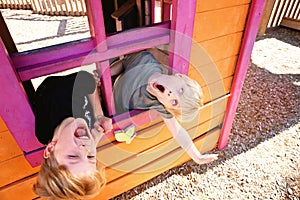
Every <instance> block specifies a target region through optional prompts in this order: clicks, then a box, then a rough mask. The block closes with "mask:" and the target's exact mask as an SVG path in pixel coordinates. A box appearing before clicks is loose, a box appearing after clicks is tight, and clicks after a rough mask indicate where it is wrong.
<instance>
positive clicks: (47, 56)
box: [0, 0, 265, 199]
mask: <svg viewBox="0 0 300 200" xmlns="http://www.w3.org/2000/svg"><path fill="white" fill-rule="evenodd" d="M36 2H37V1H36ZM81 2H82V1H81ZM128 2H129V3H128V4H126V6H127V9H128V8H130V7H132V6H135V5H137V6H138V5H140V4H141V2H144V3H145V2H149V5H150V7H149V9H146V10H145V9H144V10H140V9H138V16H139V17H141V16H147V17H148V18H143V20H141V21H139V22H138V24H137V25H134V26H136V27H134V28H126V20H125V21H124V20H123V15H124V13H126V10H127V9H125V8H124V10H123V11H122V10H121V9H120V10H121V11H120V10H118V12H117V11H116V12H114V15H113V19H114V21H116V26H117V27H116V28H117V32H110V33H109V34H108V33H106V32H105V31H104V30H105V29H107V27H106V26H107V25H105V22H106V21H105V12H103V5H102V3H101V1H100V0H86V1H85V6H86V7H85V9H86V15H87V16H88V19H89V27H90V33H91V38H90V39H88V40H80V41H74V42H68V43H64V44H59V45H55V46H50V47H45V48H42V49H36V50H32V51H27V52H21V53H18V52H16V49H15V48H14V45H13V38H11V37H10V34H9V31H8V29H7V28H5V22H4V20H3V19H1V18H0V25H1V30H0V34H1V41H0V67H1V69H0V72H1V73H0V91H1V92H0V95H1V98H0V115H1V118H0V144H1V145H0V149H1V154H0V168H1V172H0V177H1V179H0V196H1V199H38V198H39V197H37V196H36V195H35V194H34V193H33V191H32V185H33V183H34V181H35V178H36V176H37V173H38V171H39V165H40V164H41V160H42V153H43V148H44V146H43V145H42V144H40V143H39V142H38V141H37V139H36V138H35V133H34V131H35V130H34V114H33V112H32V108H31V104H30V98H31V97H30V95H31V94H30V91H31V92H32V90H30V87H31V86H30V80H31V79H34V78H37V77H40V76H44V75H50V74H53V73H56V72H61V71H64V70H68V69H72V68H77V67H80V66H82V65H90V64H95V66H96V68H97V71H98V73H99V74H101V82H102V85H101V91H102V96H103V103H104V105H105V108H106V114H107V115H108V116H112V117H113V122H114V124H113V125H114V129H115V130H117V129H124V128H125V127H127V126H128V125H130V124H134V126H135V127H136V132H137V136H136V138H135V139H134V140H133V141H132V142H131V144H129V145H128V144H126V143H120V142H117V141H115V138H114V135H113V132H111V133H109V134H107V135H106V137H105V138H103V139H102V140H101V141H100V143H99V144H98V149H97V157H98V158H99V160H100V161H101V162H102V163H103V164H104V165H105V166H106V177H107V186H106V187H105V188H104V189H103V190H102V192H101V193H100V195H99V197H97V198H95V199H109V198H112V197H114V196H117V195H118V194H121V193H123V192H125V191H127V190H129V189H132V188H134V187H135V186H137V185H139V184H142V183H143V182H145V181H147V180H149V179H151V178H153V177H155V176H157V175H158V174H160V173H162V172H164V171H166V170H168V169H170V168H172V167H175V166H177V165H180V164H182V163H184V162H186V161H188V160H189V159H190V158H189V157H188V155H186V154H184V153H183V150H182V149H181V148H180V147H179V146H178V144H177V143H176V142H175V141H174V140H173V138H172V136H171V134H170V133H169V132H168V130H167V128H166V127H165V125H164V123H163V121H162V119H161V118H160V116H159V114H158V113H157V112H154V111H144V112H142V111H140V110H133V111H131V112H130V113H124V114H121V115H115V105H114V101H113V94H112V80H111V76H110V71H109V59H111V58H114V57H118V56H122V55H125V54H128V53H131V52H136V51H140V50H144V49H148V50H149V51H152V52H153V54H154V56H157V57H158V58H159V61H160V62H162V63H164V64H168V65H169V66H171V67H172V68H173V69H174V70H176V71H178V72H181V73H184V74H187V75H188V76H190V77H192V78H193V79H195V80H196V81H198V82H199V84H200V85H201V87H202V89H203V92H204V97H205V98H204V106H203V107H202V108H201V109H200V112H199V115H198V116H197V117H196V118H195V119H194V120H193V121H191V122H187V123H183V124H182V125H183V126H184V128H185V129H186V130H188V132H189V133H190V136H191V137H192V138H193V140H194V143H195V144H196V146H197V148H198V149H199V150H200V151H201V152H202V153H205V152H208V151H210V150H212V149H214V148H219V149H223V148H224V147H225V146H226V144H227V141H228V137H229V133H230V129H231V125H232V122H233V119H234V114H235V110H236V107H237V104H238V100H239V96H240V92H241V89H242V85H243V81H244V78H245V76H246V71H247V67H248V63H249V60H250V54H251V51H252V47H253V44H254V41H255V38H256V34H257V30H258V27H259V23H260V18H261V16H262V13H263V8H264V4H265V0H252V1H250V0H228V1H219V0H211V1H205V0H173V1H165V0H162V1H161V5H162V9H161V10H162V14H161V16H162V19H161V23H154V21H153V15H154V12H155V11H154V7H153V5H154V3H153V2H154V0H152V1H141V0H137V1H131V0H130V1H128ZM138 8H139V6H138ZM139 19H140V18H139ZM2 27H3V28H2ZM162 47H163V48H162ZM116 188H117V189H116Z"/></svg>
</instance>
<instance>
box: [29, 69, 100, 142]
mask: <svg viewBox="0 0 300 200" xmlns="http://www.w3.org/2000/svg"><path fill="white" fill-rule="evenodd" d="M95 88H96V84H95V81H94V78H93V76H92V75H91V74H90V73H88V72H85V71H80V72H78V73H74V74H70V75H67V76H50V77H47V78H46V79H45V80H44V81H43V82H42V84H41V85H40V86H39V87H38V89H37V91H36V94H35V101H34V105H33V106H34V114H35V135H36V137H37V138H38V140H39V141H40V142H41V143H43V144H48V143H49V142H50V141H51V140H52V138H53V134H54V129H55V128H56V127H57V126H58V125H59V124H60V123H61V122H62V121H63V120H64V119H65V118H67V117H75V118H83V119H85V120H86V122H87V124H88V126H89V127H90V128H91V127H92V125H93V124H94V117H93V116H94V114H93V109H92V106H91V104H90V102H89V100H88V97H87V95H88V94H92V93H93V92H94V91H95Z"/></svg>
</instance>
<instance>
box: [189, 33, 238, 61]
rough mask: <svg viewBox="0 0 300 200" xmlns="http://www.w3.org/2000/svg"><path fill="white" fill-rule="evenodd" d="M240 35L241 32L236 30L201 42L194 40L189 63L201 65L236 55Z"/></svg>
mask: <svg viewBox="0 0 300 200" xmlns="http://www.w3.org/2000/svg"><path fill="white" fill-rule="evenodd" d="M242 36H243V32H238V33H233V34H230V35H226V36H222V37H218V38H214V39H212V40H207V41H203V42H197V41H194V42H193V44H192V51H191V57H190V63H191V64H192V65H194V66H201V65H206V64H209V63H211V62H214V63H216V62H217V61H220V60H223V59H225V58H229V57H231V56H236V55H238V54H239V50H240V46H241V41H242Z"/></svg>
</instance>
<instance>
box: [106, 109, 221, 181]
mask: <svg viewBox="0 0 300 200" xmlns="http://www.w3.org/2000/svg"><path fill="white" fill-rule="evenodd" d="M223 118H224V113H223V114H220V115H218V116H216V117H214V118H213V119H210V120H208V121H206V122H204V123H202V124H201V125H199V126H197V127H194V128H193V129H191V130H189V134H190V136H191V138H196V137H199V136H200V135H202V134H203V133H205V132H207V131H209V130H211V129H213V128H215V127H216V126H218V125H220V124H221V123H222V121H223ZM160 134H170V133H168V131H165V132H163V133H160ZM178 147H179V145H178V143H177V142H175V141H174V139H173V138H170V139H168V140H167V141H164V142H162V143H161V144H159V145H156V146H154V147H152V148H151V149H148V150H146V151H144V152H141V153H139V154H138V155H135V156H132V157H130V158H129V159H126V160H124V161H122V162H119V163H117V164H115V165H113V166H110V167H107V169H106V177H107V181H108V182H111V181H113V180H115V179H117V178H120V177H121V176H123V175H126V174H127V173H130V172H132V171H134V170H136V169H138V168H140V167H142V166H144V165H146V164H148V163H151V162H152V161H154V160H156V159H157V158H159V157H160V156H161V155H164V154H167V153H169V152H171V151H173V150H175V149H176V148H178ZM162 167H164V166H160V168H162ZM140 172H142V171H140Z"/></svg>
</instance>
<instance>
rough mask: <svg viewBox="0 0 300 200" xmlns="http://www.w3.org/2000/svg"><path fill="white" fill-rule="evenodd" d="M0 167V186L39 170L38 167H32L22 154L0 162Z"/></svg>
mask: <svg viewBox="0 0 300 200" xmlns="http://www.w3.org/2000/svg"><path fill="white" fill-rule="evenodd" d="M0 169H1V170H0V177H1V179H0V187H2V186H5V185H7V184H10V183H12V182H15V181H18V180H20V179H22V178H24V177H27V176H30V175H32V174H34V173H37V172H38V171H39V167H35V168H32V167H31V165H30V164H29V163H28V162H27V160H26V159H25V158H24V156H17V157H15V158H12V159H9V160H6V161H4V162H1V163H0Z"/></svg>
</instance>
